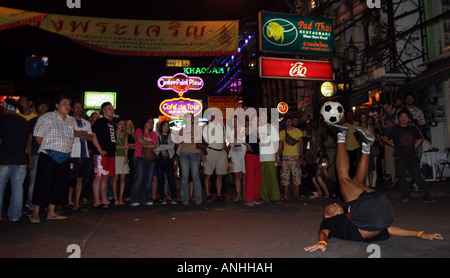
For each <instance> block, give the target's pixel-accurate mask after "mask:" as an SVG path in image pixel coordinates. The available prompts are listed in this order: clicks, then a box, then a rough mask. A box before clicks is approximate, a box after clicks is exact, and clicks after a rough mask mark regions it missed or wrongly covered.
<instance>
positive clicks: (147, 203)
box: [143, 201, 153, 206]
mask: <svg viewBox="0 0 450 278" xmlns="http://www.w3.org/2000/svg"><path fill="white" fill-rule="evenodd" d="M143 205H144V206H153V202H152V201H148V202H145V203H143Z"/></svg>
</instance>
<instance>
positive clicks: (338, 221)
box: [320, 214, 389, 242]
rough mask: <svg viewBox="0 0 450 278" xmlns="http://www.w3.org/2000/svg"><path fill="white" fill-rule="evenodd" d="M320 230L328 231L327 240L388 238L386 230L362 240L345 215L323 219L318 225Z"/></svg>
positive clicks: (374, 239) (375, 239)
mask: <svg viewBox="0 0 450 278" xmlns="http://www.w3.org/2000/svg"><path fill="white" fill-rule="evenodd" d="M320 230H330V234H329V235H328V238H333V237H335V238H340V239H344V240H353V241H366V242H370V241H379V240H386V239H388V238H389V232H388V230H387V229H384V230H382V231H381V232H380V233H379V234H378V235H376V236H375V237H373V238H370V239H364V238H363V237H362V236H361V233H360V232H359V230H358V228H357V227H356V226H355V225H354V224H353V223H352V222H351V221H350V220H349V219H348V217H347V215H346V214H338V215H336V216H333V217H330V218H324V219H323V220H322V223H321V224H320Z"/></svg>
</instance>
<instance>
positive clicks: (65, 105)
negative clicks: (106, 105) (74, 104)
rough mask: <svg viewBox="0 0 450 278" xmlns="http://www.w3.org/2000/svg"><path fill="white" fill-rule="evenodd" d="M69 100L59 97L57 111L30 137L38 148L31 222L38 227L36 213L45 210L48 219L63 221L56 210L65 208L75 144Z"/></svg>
mask: <svg viewBox="0 0 450 278" xmlns="http://www.w3.org/2000/svg"><path fill="white" fill-rule="evenodd" d="M70 101H71V99H70V97H68V96H64V95H62V96H58V97H57V98H56V100H55V107H56V109H55V110H54V111H53V112H49V113H46V114H44V115H42V116H41V117H40V118H39V119H38V120H37V123H36V126H35V128H34V132H33V135H34V137H35V139H36V141H37V143H38V144H39V145H40V147H39V159H38V166H37V173H36V181H35V185H34V191H33V199H32V202H33V204H34V209H33V214H32V215H31V218H30V222H32V223H40V218H39V210H40V208H41V207H44V208H45V207H48V210H47V219H55V220H59V219H66V217H65V216H62V215H59V214H57V213H56V211H55V208H56V206H59V205H65V204H67V199H68V196H69V194H68V191H69V176H70V169H69V156H70V153H71V150H72V145H73V141H74V134H73V127H72V126H71V123H72V122H71V119H70V117H68V115H69V112H70Z"/></svg>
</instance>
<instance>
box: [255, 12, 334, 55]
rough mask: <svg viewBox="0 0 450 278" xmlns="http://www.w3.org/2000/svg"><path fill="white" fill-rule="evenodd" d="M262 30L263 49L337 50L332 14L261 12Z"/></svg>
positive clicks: (314, 52) (312, 52)
mask: <svg viewBox="0 0 450 278" xmlns="http://www.w3.org/2000/svg"><path fill="white" fill-rule="evenodd" d="M259 31H260V34H259V38H260V50H261V51H263V52H276V53H292V54H310V55H321V56H331V55H332V54H333V44H334V42H333V21H332V20H331V19H329V18H319V17H310V16H301V15H294V14H283V13H273V12H260V13H259Z"/></svg>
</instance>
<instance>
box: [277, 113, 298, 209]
mask: <svg viewBox="0 0 450 278" xmlns="http://www.w3.org/2000/svg"><path fill="white" fill-rule="evenodd" d="M284 123H285V125H286V128H285V129H284V130H282V131H280V135H279V138H280V145H279V147H278V151H277V155H276V162H277V164H278V165H281V172H280V176H281V177H280V178H281V184H282V185H283V186H284V198H283V200H289V184H290V176H291V174H292V182H293V184H294V194H295V197H296V198H297V199H300V193H299V192H300V184H301V182H302V180H301V178H302V170H301V168H300V159H301V158H303V150H304V147H303V133H302V131H301V130H300V129H298V128H295V127H294V126H293V124H292V118H291V117H285V119H284ZM281 155H282V157H281Z"/></svg>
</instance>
